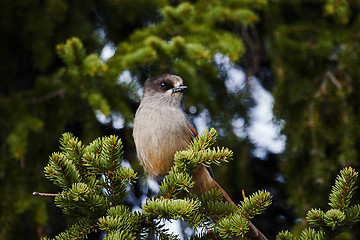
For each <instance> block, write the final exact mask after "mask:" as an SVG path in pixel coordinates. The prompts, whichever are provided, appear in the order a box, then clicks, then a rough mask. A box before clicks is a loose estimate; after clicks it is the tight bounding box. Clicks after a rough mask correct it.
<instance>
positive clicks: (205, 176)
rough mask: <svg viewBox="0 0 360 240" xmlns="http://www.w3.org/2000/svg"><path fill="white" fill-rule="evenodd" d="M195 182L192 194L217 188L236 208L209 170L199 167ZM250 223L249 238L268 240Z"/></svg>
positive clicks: (195, 174) (199, 193) (200, 193)
mask: <svg viewBox="0 0 360 240" xmlns="http://www.w3.org/2000/svg"><path fill="white" fill-rule="evenodd" d="M193 180H194V182H195V185H194V187H193V188H192V189H190V192H192V193H194V194H196V195H198V196H201V195H203V194H204V193H205V192H206V191H208V190H211V189H213V188H217V189H219V190H220V191H221V193H222V195H223V197H224V199H225V200H226V201H228V202H229V203H231V204H234V206H235V207H236V204H235V203H234V201H233V200H232V199H231V198H230V197H229V195H228V194H227V193H226V192H225V190H224V189H223V188H222V187H221V186H220V185H219V184H218V183H217V182H216V181H215V179H214V178H212V177H211V176H210V174H209V172H208V170H207V169H206V168H205V167H204V166H199V167H197V168H196V169H195V170H194V172H193ZM249 223H250V229H249V231H248V232H247V234H246V236H247V237H248V238H251V239H254V240H267V238H266V237H265V236H264V234H262V233H261V232H260V230H259V229H257V228H256V227H255V226H254V224H252V223H251V222H249Z"/></svg>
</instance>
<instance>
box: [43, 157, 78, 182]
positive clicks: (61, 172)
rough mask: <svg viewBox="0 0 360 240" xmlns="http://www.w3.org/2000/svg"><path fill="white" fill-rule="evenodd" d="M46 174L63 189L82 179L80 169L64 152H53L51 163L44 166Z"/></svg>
mask: <svg viewBox="0 0 360 240" xmlns="http://www.w3.org/2000/svg"><path fill="white" fill-rule="evenodd" d="M44 172H45V176H46V177H47V178H48V179H50V180H51V181H52V182H53V183H54V184H56V185H58V186H59V187H61V188H62V189H67V188H68V187H70V186H71V185H72V184H73V183H78V182H79V181H80V174H79V171H78V170H77V169H76V165H75V164H74V162H73V161H72V160H70V159H68V158H67V156H66V155H65V154H64V153H53V154H52V155H51V156H50V161H49V164H48V165H47V166H46V167H45V168H44Z"/></svg>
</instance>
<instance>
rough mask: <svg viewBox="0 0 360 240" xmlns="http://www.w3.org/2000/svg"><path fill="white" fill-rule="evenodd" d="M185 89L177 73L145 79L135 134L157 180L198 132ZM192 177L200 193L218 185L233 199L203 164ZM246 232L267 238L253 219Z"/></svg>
mask: <svg viewBox="0 0 360 240" xmlns="http://www.w3.org/2000/svg"><path fill="white" fill-rule="evenodd" d="M185 89H186V86H184V85H183V80H182V79H181V78H180V77H178V76H175V75H169V74H166V75H162V76H159V77H155V78H150V79H148V80H147V81H146V82H145V85H144V96H143V99H142V100H141V103H140V106H139V108H138V110H137V111H136V114H135V119H134V130H133V136H134V141H135V145H136V151H137V154H138V156H139V158H140V161H141V163H142V165H143V167H144V169H145V171H146V172H148V173H149V174H150V176H152V177H153V178H155V179H156V180H158V181H160V180H161V179H162V178H163V177H165V176H166V175H167V174H168V172H169V170H170V168H171V166H172V165H173V161H174V154H175V153H176V152H177V151H181V150H185V149H187V148H188V146H189V143H190V141H191V140H192V139H194V137H196V136H197V131H196V129H195V128H194V126H193V125H192V124H191V122H190V121H189V119H188V118H187V116H186V114H185V112H184V111H183V110H182V108H181V102H182V96H183V91H184V90H185ZM192 177H193V180H194V182H195V185H194V187H193V188H191V189H190V192H191V193H193V194H195V195H197V196H201V195H202V194H204V193H205V192H206V191H207V190H210V189H214V188H217V189H219V190H220V191H221V192H222V194H223V196H224V199H225V200H227V201H228V202H230V203H233V201H232V200H231V198H230V197H229V196H228V194H227V193H226V192H225V191H224V189H222V187H221V186H220V185H219V184H218V183H217V182H216V181H215V180H214V178H213V177H212V176H211V172H210V171H208V169H207V168H205V167H204V166H198V167H197V168H196V169H195V170H194V171H193V174H192ZM233 204H234V203H233ZM234 205H235V204H234ZM247 236H248V237H251V238H254V239H260V240H264V239H266V237H265V236H264V235H263V234H262V233H261V232H260V231H259V230H258V229H257V228H256V227H255V226H254V225H253V224H252V223H250V230H249V232H248V235H247Z"/></svg>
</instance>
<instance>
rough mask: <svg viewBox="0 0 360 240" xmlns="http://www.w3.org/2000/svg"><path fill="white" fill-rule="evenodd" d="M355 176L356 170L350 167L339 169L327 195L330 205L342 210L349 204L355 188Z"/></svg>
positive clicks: (356, 175)
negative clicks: (338, 173) (328, 195)
mask: <svg viewBox="0 0 360 240" xmlns="http://www.w3.org/2000/svg"><path fill="white" fill-rule="evenodd" d="M357 178H358V172H356V171H355V170H354V169H353V168H351V167H349V168H344V169H342V170H341V171H340V175H338V176H337V177H336V181H335V185H334V186H333V187H332V190H331V194H330V197H329V205H330V207H332V208H334V209H339V210H340V211H343V210H344V209H346V208H347V207H348V206H349V205H350V202H351V198H352V196H353V194H354V190H355V189H357V186H355V183H356V181H357Z"/></svg>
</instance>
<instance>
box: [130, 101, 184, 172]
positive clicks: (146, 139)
mask: <svg viewBox="0 0 360 240" xmlns="http://www.w3.org/2000/svg"><path fill="white" fill-rule="evenodd" d="M186 123H187V119H186V115H185V113H184V112H183V111H182V110H181V109H177V108H174V107H162V108H149V107H146V108H144V107H142V106H140V108H139V109H138V111H137V113H136V115H135V120H134V132H133V135H134V141H135V145H136V150H137V153H138V156H139V158H140V160H141V162H142V164H143V166H144V168H145V170H146V171H147V172H148V173H149V174H150V175H151V176H152V177H154V178H156V177H159V176H160V177H164V176H165V175H167V174H168V172H169V170H170V168H171V166H172V165H173V162H174V154H175V153H176V152H177V151H180V150H184V149H186V148H187V147H188V145H189V130H188V128H187V125H186Z"/></svg>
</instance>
